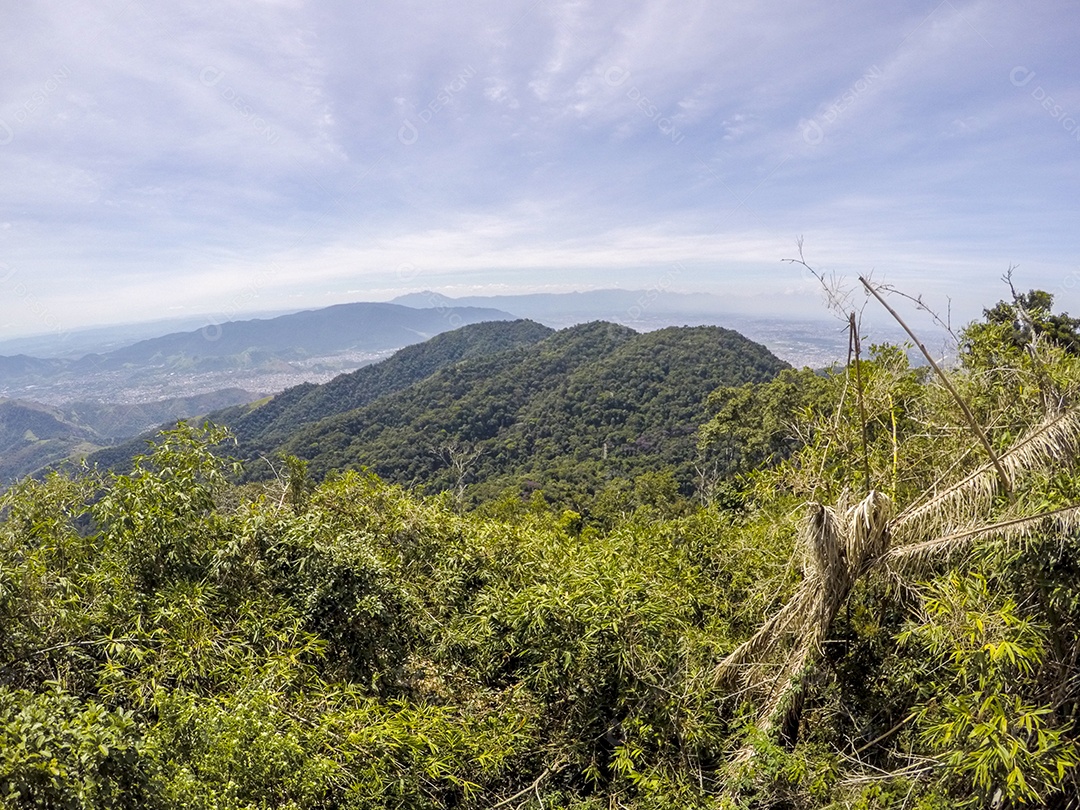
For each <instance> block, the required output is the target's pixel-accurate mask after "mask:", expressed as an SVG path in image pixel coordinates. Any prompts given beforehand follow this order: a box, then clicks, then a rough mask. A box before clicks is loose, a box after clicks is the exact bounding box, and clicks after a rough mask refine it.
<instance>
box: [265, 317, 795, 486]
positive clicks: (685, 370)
mask: <svg viewBox="0 0 1080 810" xmlns="http://www.w3.org/2000/svg"><path fill="white" fill-rule="evenodd" d="M786 367H787V364H785V363H783V362H782V361H781V360H778V359H777V358H776V357H774V356H773V355H772V354H771V353H769V351H768V350H767V349H765V348H764V347H763V346H760V345H759V344H756V343H752V342H751V341H749V340H747V339H746V338H744V337H742V336H741V335H739V334H738V333H736V332H732V331H729V330H725V329H721V328H718V327H672V328H668V329H661V330H657V331H655V332H648V333H645V334H639V333H637V332H634V331H633V330H631V329H628V328H626V327H622V326H616V325H614V324H608V323H603V322H597V323H592V324H584V325H581V326H575V327H571V328H569V329H564V330H562V331H560V332H557V333H556V334H554V335H552V336H551V337H549V338H547V339H546V340H544V341H542V342H539V343H536V344H535V345H531V346H524V347H521V348H518V349H514V350H511V351H507V352H503V353H500V354H495V355H491V356H490V357H486V358H482V359H477V360H474V361H471V362H463V363H459V364H456V365H454V366H450V367H447V368H445V369H443V370H441V371H440V372H438V373H436V374H434V375H432V376H431V377H429V378H428V379H425V380H423V381H422V382H420V383H417V384H416V385H413V386H410V387H409V388H405V389H402V390H401V391H399V392H397V393H395V394H393V395H391V396H387V397H383V398H381V399H378V400H376V401H374V402H372V403H371V404H370V405H367V406H366V407H364V408H359V409H356V410H353V411H349V412H347V413H344V414H340V415H338V416H334V417H331V418H329V419H325V420H322V421H320V422H318V423H316V424H313V425H311V426H309V427H307V428H305V429H303V430H301V431H299V432H298V433H297V434H296V435H295V436H292V437H290V438H289V439H288V440H287V441H285V442H284V443H283V444H282V445H281V447H280V448H279V449H280V450H282V451H283V452H286V453H289V454H294V455H296V456H298V457H300V458H301V459H304V460H306V461H309V462H310V465H311V470H312V472H313V473H314V474H315V475H316V476H322V475H325V474H326V473H327V472H329V471H331V470H334V469H345V468H359V467H368V468H370V469H372V470H373V471H375V472H376V473H377V474H379V475H380V476H382V477H384V478H385V479H386V480H388V481H392V482H397V483H402V484H407V485H410V486H420V487H426V488H427V489H428V491H439V490H444V489H459V488H460V487H461V486H462V485H464V484H477V486H476V487H474V490H475V491H476V492H477V493H479V494H480V496H481V497H484V496H486V497H488V498H490V497H493V496H495V495H497V494H498V493H499V492H500V491H502V490H503V489H505V488H508V487H509V488H511V489H512V490H514V491H521V490H522V488H524V489H526V490H528V489H532V488H537V487H539V488H542V489H543V490H544V491H545V492H546V493H547V494H548V495H549V496H552V497H555V498H557V499H559V500H560V501H565V502H570V503H575V502H577V501H580V500H582V499H583V498H584V499H590V498H591V497H592V496H593V495H594V494H596V493H597V492H598V491H600V490H602V489H604V488H605V487H606V486H607V485H608V484H609V483H610V482H612V481H613V480H617V479H626V478H634V477H636V476H638V475H640V474H643V473H649V472H652V473H656V472H658V471H666V472H669V473H671V474H673V475H674V477H675V480H676V481H678V483H679V484H680V485H681V486H682V487H683V488H684V489H685V490H686V491H687V492H691V491H692V488H693V486H694V480H695V477H696V473H695V471H694V469H693V465H694V463H695V461H699V460H700V453H699V451H698V448H697V427H698V424H699V423H700V422H701V421H702V420H703V418H704V416H705V410H704V403H705V399H706V397H707V396H708V394H709V393H710V392H711V391H713V390H714V389H715V388H717V386H722V385H733V384H740V383H744V382H760V381H763V380H767V379H769V378H771V377H773V376H775V375H776V374H777V373H778V372H779V371H781V370H782V369H784V368H786Z"/></svg>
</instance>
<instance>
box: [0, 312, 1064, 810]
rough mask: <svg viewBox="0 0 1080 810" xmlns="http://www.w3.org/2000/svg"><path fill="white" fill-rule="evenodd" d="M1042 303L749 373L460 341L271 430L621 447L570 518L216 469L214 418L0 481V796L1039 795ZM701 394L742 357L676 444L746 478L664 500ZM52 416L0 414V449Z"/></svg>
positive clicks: (241, 800) (1049, 695) (507, 332)
mask: <svg viewBox="0 0 1080 810" xmlns="http://www.w3.org/2000/svg"><path fill="white" fill-rule="evenodd" d="M1028 300H1031V299H1028ZM1046 300H1047V303H1046V304H1045V305H1044V306H1042V307H1040V308H1032V309H1028V308H1027V307H1025V306H1023V305H1022V304H1011V303H1004V302H1003V304H1002V305H1001V306H1000V307H999V308H995V309H993V310H987V311H986V315H987V321H986V322H985V323H980V324H975V325H972V326H970V327H968V328H966V329H965V330H964V331H963V332H962V339H963V341H964V346H965V352H964V355H963V362H962V364H960V365H958V366H956V367H951V368H948V369H945V370H943V371H941V372H940V374H939V373H929V372H928V371H927V370H926V369H925V368H919V367H913V366H911V364H910V363H909V362H908V360H907V357H906V355H905V353H904V351H903V350H902V349H901V348H900V347H896V346H889V345H875V346H874V347H873V348H872V349H871V350H870V351H869V352H868V353H867V355H866V356H865V357H863V358H861V359H859V360H853V362H852V363H850V364H849V365H848V366H847V367H845V368H843V369H838V370H835V371H834V372H832V373H829V374H823V375H819V374H815V373H814V372H812V371H809V370H805V369H804V370H802V371H799V372H796V371H794V370H787V369H785V370H784V371H781V373H780V374H778V375H776V376H773V377H771V378H770V377H769V375H770V374H771V373H773V371H774V369H775V368H777V367H779V366H780V365H781V364H779V363H777V362H776V361H775V358H770V355H769V354H768V353H767V352H765V351H764V350H762V349H761V347H758V346H755V345H754V344H752V343H750V342H748V341H746V340H745V339H744V338H742V337H740V336H739V335H737V334H734V333H731V332H725V331H724V330H718V329H703V328H696V329H689V328H682V329H669V330H662V331H658V332H652V333H649V334H645V335H639V334H637V333H634V332H632V331H630V330H628V329H625V328H623V327H620V326H615V325H613V324H605V323H592V324H586V325H583V326H580V327H575V328H573V329H567V330H563V331H561V332H558V333H554V334H547V335H546V336H545V334H544V331H543V329H542V328H537V327H536V326H535V325H534V324H527V323H520V322H519V323H516V324H505V325H502V326H501V327H500V326H497V325H491V326H489V327H487V328H488V329H491V330H494V333H495V334H496V335H497V336H499V338H501V339H502V340H501V341H500V340H494V339H490V340H484V339H481V337H478V334H477V333H482V332H483V331H484V330H471V329H467V330H462V333H461V334H458V335H457V336H451V337H448V338H446V339H444V340H440V341H438V342H436V344H435V348H434V349H432V348H431V347H430V346H429V347H428V351H424V350H423V349H422V348H421V347H417V348H416V349H415V350H413V351H410V352H409V353H408V354H407V355H406V359H407V358H408V357H411V358H412V361H411V362H404V361H403V360H401V361H399V364H398V366H397V369H398V373H397V374H396V375H395V374H392V373H391V371H387V370H386V369H383V370H382V371H381V372H378V374H381V375H383V376H384V377H385V379H383V380H382V383H381V385H382V386H383V388H384V389H389V388H393V387H395V386H398V388H397V390H395V391H392V392H390V393H384V394H383V395H381V396H377V397H376V398H375V399H373V400H371V401H370V402H368V403H367V404H366V405H364V406H363V407H361V408H358V409H353V410H351V411H349V412H347V413H344V414H339V415H337V416H334V417H331V418H330V419H329V420H322V421H320V422H318V423H316V424H314V425H311V426H309V428H308V429H307V431H305V432H306V433H307V435H309V436H311V437H314V438H316V439H322V440H324V441H329V440H330V439H336V438H338V436H340V437H341V438H343V439H346V440H352V439H354V440H356V441H357V442H358V443H359V445H358V447H356V448H354V447H353V446H352V443H351V441H346V442H345V444H344V445H343V446H344V450H345V451H349V452H353V451H360V452H365V448H372V447H375V446H376V445H378V442H379V441H382V440H383V439H386V446H387V447H389V446H391V444H394V446H395V447H396V448H397V452H403V451H404V450H405V449H407V448H406V443H407V442H409V441H411V442H412V443H413V444H414V445H415V449H416V450H417V451H418V452H417V455H416V458H417V460H418V463H419V461H422V460H424V459H427V458H428V455H427V454H426V453H424V452H423V451H424V449H425V448H427V447H429V446H431V444H432V443H433V442H439V441H442V444H441V445H437V446H436V449H439V448H440V447H441V448H442V450H443V451H444V454H443V455H444V460H445V461H447V462H449V463H451V464H452V463H454V462H455V461H459V462H463V463H462V464H461V465H459V470H461V471H463V472H464V473H466V474H467V475H471V474H472V473H473V472H474V471H476V470H477V467H476V466H475V465H473V464H472V463H471V462H473V461H475V462H477V464H480V463H482V462H487V461H489V460H494V461H498V462H499V464H501V465H502V467H499V466H498V465H496V468H495V469H496V473H494V474H493V476H492V477H491V478H490V479H489V480H488V481H487V482H486V483H485V484H483V485H481V486H489V485H492V484H499V483H500V482H499V480H498V476H499V475H503V474H513V475H517V472H513V471H514V470H521V469H527V467H526V462H527V461H528V463H532V464H533V465H534V467H535V469H534V470H533V472H534V474H535V482H536V483H537V484H538V485H542V486H543V487H544V490H545V492H550V491H551V490H549V489H548V487H549V485H551V484H553V483H554V484H557V485H560V486H561V485H567V486H579V485H580V486H583V487H587V486H590V485H591V483H592V481H591V479H590V478H589V473H590V471H592V472H595V473H598V474H600V475H607V474H617V475H630V474H634V472H635V471H636V470H640V469H645V468H646V467H651V469H650V471H649V472H648V473H647V474H643V475H639V476H637V478H636V479H635V480H633V481H632V482H629V484H630V486H631V487H632V492H631V494H632V495H633V496H634V497H632V498H628V499H624V503H623V504H622V505H621V506H619V507H618V508H614V509H607V510H606V513H605V514H604V515H603V516H602V517H601V518H600V519H597V518H596V515H595V514H593V515H590V514H580V513H575V511H573V510H568V509H567V508H566V505H567V504H568V503H573V499H572V498H571V497H567V496H566V495H565V493H564V494H562V495H561V497H560V498H559V501H561V502H554V503H553V502H552V501H551V500H550V499H546V498H540V497H535V496H533V497H528V498H521V497H511V496H507V497H501V498H498V499H497V500H495V501H493V502H485V503H483V504H481V505H480V507H479V508H477V509H468V508H467V507H468V505H469V504H468V502H467V501H466V500H464V499H458V498H454V497H447V496H446V495H445V494H439V495H437V496H434V497H424V496H423V495H422V494H421V493H419V492H409V491H407V490H406V489H405V488H403V487H399V486H395V485H392V484H388V483H386V482H384V481H382V480H380V479H379V478H378V477H377V476H375V475H372V474H370V473H364V472H356V471H352V470H335V471H333V473H332V474H330V475H327V476H326V477H325V479H324V480H323V481H321V482H318V483H315V482H310V481H304V479H303V476H302V475H301V472H302V471H301V469H300V465H297V464H295V463H289V464H288V465H287V468H288V480H286V481H277V480H274V481H269V482H267V483H265V484H255V485H251V484H247V483H243V482H237V481H236V480H235V479H234V478H233V472H234V471H235V470H236V469H237V467H236V465H234V464H233V463H232V461H233V460H232V459H230V458H228V454H230V453H231V452H232V450H233V449H234V448H233V447H232V445H231V442H229V441H228V438H229V437H228V432H227V431H226V430H224V429H222V428H215V427H212V426H209V427H206V426H204V427H201V428H200V427H194V426H191V425H187V424H185V425H180V426H177V428H175V429H173V430H169V431H166V432H163V433H162V434H160V435H159V436H157V437H156V438H155V442H154V443H153V447H151V448H150V450H149V452H148V454H147V455H144V456H143V457H142V458H141V459H140V460H139V461H138V463H136V464H135V465H134V467H133V468H132V469H130V470H126V471H123V472H110V471H94V472H89V473H87V472H85V471H81V470H70V469H69V470H66V471H65V473H64V474H59V475H50V476H44V477H41V478H32V479H27V480H24V481H22V482H20V483H19V484H18V485H17V486H15V487H12V488H11V489H10V490H9V491H8V492H6V493H5V495H4V497H3V499H2V501H0V503H2V506H3V508H2V509H0V806H2V807H4V808H9V807H10V808H31V807H35V808H77V810H99V809H100V808H129V807H130V808H134V807H138V808H147V810H166V809H169V810H171V808H191V810H210V809H211V808H214V810H252V808H278V807H281V808H285V807H288V808H292V810H317V809H320V808H340V810H382V809H383V808H387V807H397V808H409V809H410V810H413V808H415V809H416V810H452V809H453V810H490V809H491V808H502V807H507V808H508V807H517V808H522V809H524V808H534V807H535V808H562V810H571V808H572V809H573V810H603V808H612V807H619V808H623V809H624V810H676V809H678V810H735V809H736V808H741V809H742V810H757V809H759V808H760V809H762V810H763V809H764V808H784V809H785V810H840V809H841V808H845V809H850V808H859V809H860V810H890V809H891V808H910V809H911V810H943V808H953V807H964V808H978V810H1019V808H1024V807H1029V808H1044V809H1045V810H1066V809H1067V808H1072V807H1074V806H1075V804H1076V801H1075V799H1076V797H1077V796H1078V795H1080V732H1078V726H1077V723H1076V718H1077V717H1080V667H1078V664H1077V661H1078V653H1077V651H1078V650H1080V586H1078V583H1080V577H1078V572H1080V532H1078V527H1080V321H1076V320H1072V319H1066V317H1065V316H1061V317H1060V318H1058V317H1053V318H1051V317H1047V313H1046V312H1045V310H1047V309H1049V300H1050V296H1048V295H1047V296H1046ZM1032 310H1034V312H1033V311H1032ZM1041 310H1042V311H1041ZM1021 314H1022V315H1024V316H1025V318H1026V325H1027V327H1028V329H1026V330H1020V329H1018V328H1017V324H1019V323H1021V321H1020V319H1019V317H1018V316H1019V315H1021ZM515 335H516V337H517V338H518V339H520V340H521V341H522V342H521V344H520V345H510V346H509V347H508V348H505V349H503V350H501V351H497V352H495V353H492V354H486V355H482V356H471V357H464V358H463V359H460V360H458V361H456V362H449V361H448V358H451V357H453V356H454V355H457V354H463V353H464V352H467V351H468V349H467V348H463V347H467V346H469V345H470V340H471V341H473V342H472V346H473V347H474V348H475V349H476V350H478V351H479V350H482V349H484V348H485V347H486V349H487V350H490V349H492V348H493V346H494V345H495V344H497V343H499V342H505V341H506V340H507V339H511V342H512V339H513V338H514V336H515ZM487 337H488V338H491V337H492V335H488V336H487ZM437 358H442V362H441V365H440V364H439V363H437V362H436V359H437ZM433 365H438V366H439V367H438V368H437V370H436V371H434V372H433V373H430V374H427V372H428V371H429V370H430V368H431V367H432V366H433ZM389 368H390V369H391V370H392V369H393V368H394V367H393V366H389ZM1033 368H1034V369H1037V370H1038V371H1039V372H1040V376H1039V378H1038V379H1037V380H1033V377H1032V375H1031V371H1032V369H1033ZM425 374H426V376H423V375H425ZM373 375H374V376H373ZM410 375H411V376H420V377H422V379H420V380H419V381H418V382H413V383H412V384H411V385H406V386H405V387H400V386H402V385H403V384H404V382H405V380H406V379H407V378H408V377H410ZM366 377H367V378H368V379H369V382H370V383H371V384H372V386H378V385H380V383H379V379H378V376H377V375H376V374H375V372H368V374H367V375H366ZM719 378H726V380H727V381H728V382H730V381H732V380H738V379H748V380H755V379H756V380H765V381H764V382H747V383H743V384H742V385H739V386H730V385H728V386H724V387H721V388H719V389H717V391H716V392H714V394H713V395H712V396H710V406H709V408H710V411H711V413H712V419H711V421H709V422H708V423H706V425H705V426H704V429H703V430H702V431H701V433H699V434H698V435H700V436H701V437H702V439H703V441H704V442H706V443H707V444H709V443H719V445H720V449H721V451H725V450H724V448H727V450H730V449H732V440H733V439H734V440H735V441H738V440H739V438H740V436H739V434H740V433H745V434H747V437H748V438H749V439H750V441H751V444H753V445H756V448H757V450H758V451H759V452H756V453H755V454H753V455H754V457H755V458H757V459H759V460H762V461H764V462H765V464H764V466H762V467H759V468H758V469H756V470H754V471H753V472H750V473H748V475H749V478H748V479H746V480H745V481H744V484H745V486H744V488H743V491H744V493H745V494H746V496H747V497H745V498H742V499H734V498H726V497H720V498H714V499H709V498H702V499H700V501H699V502H692V501H690V500H688V499H687V498H685V497H680V495H679V493H677V492H675V491H674V489H673V488H672V487H670V486H668V484H670V483H672V481H673V478H672V477H671V474H672V473H673V472H675V471H676V470H677V469H678V466H679V464H680V462H679V461H678V453H679V452H682V451H681V450H680V449H679V448H680V445H679V440H680V438H681V437H682V436H683V435H684V433H685V428H686V426H687V425H688V424H690V423H693V422H695V421H698V423H700V422H699V420H700V419H701V418H702V417H701V416H695V414H699V413H700V412H701V411H702V410H703V408H702V406H701V403H700V402H695V401H694V399H695V398H694V397H690V396H683V395H682V394H681V393H680V392H681V391H682V390H683V389H695V388H700V389H702V390H704V389H706V388H707V387H709V386H711V385H714V384H715V380H716V379H719ZM362 379H364V376H361V377H357V378H353V379H352V381H351V384H353V385H355V386H356V388H355V390H354V392H353V393H352V394H350V395H349V396H354V395H355V396H359V397H361V398H363V396H365V395H367V396H375V392H374V391H371V392H364V391H363V389H362V386H360V385H359V382H358V381H359V380H362ZM338 385H339V387H340V389H339V392H340V393H342V394H345V393H346V391H347V390H348V387H347V386H346V383H345V381H340V382H339V383H338ZM316 390H317V389H316V388H315V387H310V388H308V389H305V390H303V391H300V392H299V397H300V399H303V398H304V397H307V396H310V395H311V394H313V393H314V392H315V391H316ZM958 394H959V396H957V395H958ZM271 401H273V400H271ZM313 401H314V400H313ZM327 401H328V403H329V402H330V400H327ZM343 402H344V400H342V402H340V403H335V404H333V407H340V405H341V404H343ZM1048 406H1049V407H1048ZM262 407H265V406H264V405H263V406H258V407H256V408H254V409H246V410H245V411H244V412H245V413H252V414H253V413H256V412H258V411H259V410H260V409H261V408H262ZM328 407H329V405H328ZM369 417H370V418H373V417H379V418H382V419H384V420H385V421H386V424H387V425H388V427H387V428H386V430H385V431H384V432H383V433H379V432H378V431H376V430H375V426H374V424H373V423H372V422H371V421H370V420H368V421H365V419H366V418H369ZM974 420H977V424H973V421H974ZM63 421H64V420H63V414H61V413H58V412H55V411H50V410H49V409H43V408H40V407H37V408H35V407H33V406H28V405H26V404H25V403H9V406H8V407H7V408H6V409H4V408H0V442H2V443H6V444H7V445H8V446H13V445H17V444H18V443H19V442H20V441H24V440H26V439H29V438H32V437H38V436H40V437H53V438H57V437H60V436H62V435H63V433H64V431H65V430H68V427H66V426H65V425H64V424H63ZM331 424H332V425H334V426H335V427H337V428H339V429H340V434H333V433H328V432H327V430H326V429H327V426H328V425H331ZM283 426H284V423H282V424H281V425H279V427H283ZM518 428H521V430H520V431H518V432H515V430H517V429H518ZM395 431H396V432H395ZM980 431H982V432H983V435H984V436H985V438H986V440H987V445H986V446H985V447H979V446H977V445H976V441H977V440H975V439H974V435H975V434H977V433H979V432H980ZM755 437H756V438H755ZM43 440H45V441H49V440H51V439H49V438H44V439H43ZM391 440H393V441H392V442H391ZM600 441H603V442H604V446H603V447H602V448H601V449H600V452H599V458H597V447H598V442H600ZM736 449H737V448H736ZM477 450H482V451H483V452H482V453H480V454H479V455H478V454H477V452H476V451H477ZM725 452H726V451H725ZM552 453H555V454H558V455H556V456H550V454H552ZM497 454H502V455H501V457H500V456H497ZM431 457H432V458H436V457H437V455H432V456H431ZM355 461H356V459H355V457H353V458H350V459H348V461H347V463H353V462H355ZM597 461H598V462H599V463H600V464H601V466H600V467H599V468H594V467H590V465H591V464H593V463H594V462H597ZM636 461H642V462H648V464H643V466H642V467H638V468H636V470H635V468H633V465H634V463H635V462H636ZM669 461H670V466H667V467H665V465H666V464H669ZM515 464H516V466H514V465H515ZM240 466H241V468H242V467H243V465H240ZM616 468H618V469H617V470H616ZM1003 470H1007V473H1003ZM506 471H511V472H510V473H507V472H506ZM548 472H553V476H552V477H550V478H542V477H541V476H542V475H543V474H546V473H548ZM435 473H436V475H438V474H441V470H440V469H436V470H435ZM455 483H456V482H455ZM623 483H624V479H621V478H614V479H612V480H611V481H609V482H608V484H606V485H605V486H616V485H622V484H623ZM526 491H527V488H526ZM605 491H606V490H605ZM521 494H524V492H522V493H521ZM580 494H581V495H582V496H584V495H587V494H588V493H587V491H586V490H585V489H583V490H582V492H581V493H580ZM614 494H615V495H618V494H619V493H614ZM598 500H602V499H598ZM609 500H617V499H616V498H611V499H609Z"/></svg>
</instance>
